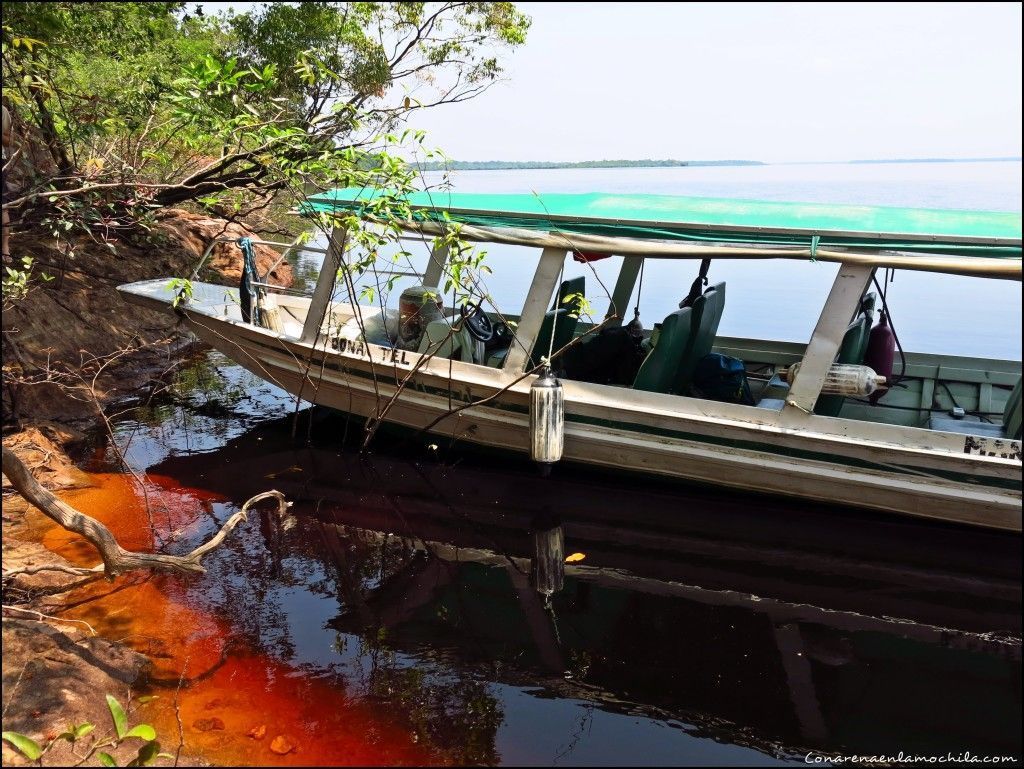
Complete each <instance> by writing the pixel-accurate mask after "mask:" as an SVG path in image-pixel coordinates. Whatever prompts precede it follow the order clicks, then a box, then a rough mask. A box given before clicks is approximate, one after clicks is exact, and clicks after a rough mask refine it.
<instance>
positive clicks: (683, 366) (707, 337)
mask: <svg viewBox="0 0 1024 769" xmlns="http://www.w3.org/2000/svg"><path fill="white" fill-rule="evenodd" d="M724 310H725V283H724V282H723V283H716V284H715V285H713V286H711V288H709V289H708V290H707V291H705V292H704V293H703V294H701V295H700V296H698V297H697V298H696V299H695V300H694V302H693V324H692V325H693V331H692V334H693V340H692V341H691V343H690V346H689V347H688V348H687V350H686V354H685V355H684V356H683V358H682V360H680V362H679V368H678V369H677V370H676V376H675V382H674V384H673V388H672V391H673V392H675V393H679V394H680V395H690V388H691V385H692V383H693V372H694V371H695V370H696V368H697V361H699V360H700V359H701V358H703V357H704V356H705V355H707V354H708V353H710V352H711V348H712V347H713V346H714V344H715V335H716V334H718V324H719V323H720V322H721V320H722V312H723V311H724Z"/></svg>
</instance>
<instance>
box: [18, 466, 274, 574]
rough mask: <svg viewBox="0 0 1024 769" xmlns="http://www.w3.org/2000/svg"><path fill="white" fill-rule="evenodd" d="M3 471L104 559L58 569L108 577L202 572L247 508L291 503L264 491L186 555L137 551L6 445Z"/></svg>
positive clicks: (38, 505) (19, 489)
mask: <svg viewBox="0 0 1024 769" xmlns="http://www.w3.org/2000/svg"><path fill="white" fill-rule="evenodd" d="M3 473H4V475H6V476H7V478H8V479H9V480H10V482H11V485H12V486H14V488H15V489H16V490H17V491H18V493H20V494H21V495H22V496H23V497H24V498H25V499H27V500H28V501H29V502H30V503H31V504H33V505H35V506H36V507H38V508H39V509H40V510H42V511H43V513H45V514H46V515H47V516H48V517H49V518H52V519H53V520H54V521H56V522H57V523H59V524H60V525H61V526H63V527H64V528H65V529H67V530H68V531H73V532H74V533H75V534H80V535H81V536H83V537H85V538H86V539H87V540H89V542H91V543H92V544H93V546H94V547H95V548H96V549H97V550H99V551H100V557H101V558H102V559H103V563H101V564H99V565H97V566H94V567H93V568H91V569H88V568H77V567H69V568H62V569H61V571H67V572H69V573H72V574H78V575H81V576H86V575H89V574H96V573H99V572H103V573H104V574H105V575H106V576H107V577H116V576H117V575H118V574H124V573H125V572H127V571H134V570H136V569H154V570H157V571H173V572H178V573H182V574H189V573H193V572H204V571H206V569H205V568H204V567H203V565H202V563H200V559H202V557H203V556H204V555H206V554H207V553H209V552H210V551H211V550H213V549H214V548H216V547H217V546H218V545H220V544H221V543H222V542H223V541H224V539H225V538H226V537H227V535H228V534H230V533H231V531H232V530H233V529H234V528H235V527H236V526H237V525H238V524H239V523H241V522H242V521H244V520H245V519H246V517H247V514H248V512H249V508H251V507H252V506H253V505H255V504H258V503H259V502H262V501H263V500H265V499H276V500H277V512H278V515H281V516H283V515H285V513H287V511H288V507H289V505H290V503H289V502H286V501H285V498H284V494H282V493H281V492H280V491H265V492H263V493H262V494H257V495H256V496H254V497H252V498H251V499H249V500H248V501H247V502H246V503H245V504H244V505H242V509H241V510H239V511H238V512H237V513H235V514H234V515H232V516H231V517H230V518H228V519H227V520H226V521H225V522H224V524H223V525H222V526H221V527H220V530H219V531H218V532H217V533H216V534H214V535H213V537H211V538H210V540H209V541H208V542H206V543H205V544H202V545H200V546H199V547H197V548H196V549H195V550H193V551H192V552H191V553H188V554H187V555H165V554H163V553H136V552H133V551H131V550H125V549H124V548H123V547H121V546H120V545H119V544H118V542H117V539H115V537H114V535H113V534H112V533H111V532H110V529H108V528H107V527H106V526H104V525H103V524H102V523H100V522H99V521H97V520H96V519H95V518H90V517H89V516H88V515H85V514H84V513H80V512H79V511H78V510H75V508H73V507H71V506H70V505H68V504H66V503H64V502H61V501H60V500H59V499H57V497H56V496H54V495H53V494H52V493H50V492H49V491H47V490H46V489H44V488H43V487H42V486H40V485H39V482H38V481H37V480H36V479H35V478H34V477H32V473H31V472H29V470H28V468H27V467H25V465H24V464H23V463H22V461H21V460H20V459H18V457H17V456H16V455H15V454H14V452H13V451H11V450H10V449H9V448H7V447H6V446H4V447H3ZM17 571H20V570H17ZM15 573H16V572H7V573H5V574H4V576H5V577H9V576H14V574H15Z"/></svg>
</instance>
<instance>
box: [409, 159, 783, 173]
mask: <svg viewBox="0 0 1024 769" xmlns="http://www.w3.org/2000/svg"><path fill="white" fill-rule="evenodd" d="M761 165H764V163H762V162H761V161H760V160H581V161H579V162H576V163H560V162H552V161H545V160H518V161H517V160H449V161H447V162H433V163H424V164H423V166H422V168H423V170H424V171H444V170H446V169H449V170H452V171H507V170H510V169H517V168H676V167H679V166H761Z"/></svg>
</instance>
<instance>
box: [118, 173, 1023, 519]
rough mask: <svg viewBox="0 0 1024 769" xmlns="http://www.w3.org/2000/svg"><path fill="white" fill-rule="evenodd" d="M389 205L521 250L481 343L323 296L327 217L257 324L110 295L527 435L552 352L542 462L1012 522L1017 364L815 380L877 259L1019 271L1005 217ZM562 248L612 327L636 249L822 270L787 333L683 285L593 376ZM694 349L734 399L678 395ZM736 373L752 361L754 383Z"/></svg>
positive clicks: (424, 408)
mask: <svg viewBox="0 0 1024 769" xmlns="http://www.w3.org/2000/svg"><path fill="white" fill-rule="evenodd" d="M366 198H367V194H366V193H365V192H360V191H358V190H338V191H334V192H331V193H327V194H325V195H322V196H317V197H314V198H311V199H310V207H311V208H312V209H316V210H321V211H322V210H333V209H343V210H347V211H353V210H355V211H359V210H360V208H361V206H363V204H364V203H365V200H366ZM410 202H411V203H412V206H413V212H414V216H413V218H412V219H411V220H409V221H408V222H407V228H408V229H409V230H410V231H414V232H419V233H426V234H428V235H429V234H436V233H439V232H440V231H441V230H442V228H443V227H445V226H450V225H447V224H445V223H443V222H441V221H440V219H441V217H442V216H444V217H445V218H446V220H447V221H449V222H456V223H458V224H460V225H461V237H462V238H463V239H467V240H472V241H479V242H485V243H486V242H493V243H502V244H512V245H520V246H524V247H528V248H529V247H532V248H540V249H542V254H541V256H540V260H539V262H538V266H537V270H536V273H535V274H534V277H533V281H532V283H531V285H530V288H529V291H528V292H527V295H526V297H525V301H524V304H523V307H522V310H521V312H520V313H518V314H511V313H507V312H504V310H507V309H509V308H500V309H501V310H502V312H501V313H498V312H497V311H496V310H497V308H487V309H488V313H487V319H488V320H489V321H490V323H491V325H495V324H499V323H500V322H508V326H505V328H506V329H509V330H510V333H509V334H508V338H507V339H506V342H505V344H504V345H503V346H501V347H503V349H502V348H499V349H496V350H495V349H487V348H486V347H485V346H484V345H482V344H477V345H473V344H471V343H468V342H467V339H468V338H467V337H466V336H465V335H466V333H467V332H468V331H469V328H467V326H468V325H469V324H467V323H464V322H462V321H460V320H459V316H458V314H456V313H452V312H451V311H449V313H448V316H447V319H439V320H435V321H434V323H433V324H431V326H428V328H427V332H426V333H425V334H422V335H421V337H420V338H419V344H418V346H415V347H414V349H402V346H403V343H402V341H401V340H399V339H398V338H397V337H396V335H395V333H394V329H393V328H392V329H390V330H389V326H388V324H386V323H380V322H377V323H374V322H373V319H374V318H376V319H377V320H378V321H380V320H383V318H384V317H385V316H383V315H381V310H380V308H377V307H373V306H370V303H364V304H360V303H358V301H356V300H354V299H352V296H351V293H349V294H348V296H347V297H346V298H348V299H349V301H338V299H339V298H340V297H339V296H336V294H338V291H336V288H339V287H340V291H341V296H345V293H344V286H342V285H341V284H342V283H343V281H336V276H337V275H338V269H339V268H340V267H341V266H342V265H343V264H345V263H346V259H347V257H346V249H345V244H346V238H345V233H344V232H343V231H341V230H338V229H336V230H335V231H334V232H333V233H332V235H331V239H330V246H329V247H328V248H327V249H326V256H325V263H324V264H325V267H327V269H323V270H321V273H320V279H319V281H318V283H317V286H316V289H315V290H314V292H313V295H312V297H294V296H285V295H283V294H279V295H277V296H275V297H274V303H275V304H276V313H274V314H273V315H276V317H273V316H268V315H267V314H265V313H261V312H257V313H255V315H256V316H257V317H258V318H264V319H266V318H268V317H273V321H272V322H267V321H266V320H264V321H262V323H263V325H269V326H272V327H273V329H274V330H271V329H270V328H265V327H263V325H261V323H253V322H248V321H245V320H243V316H242V310H241V306H240V301H239V293H238V290H236V289H226V288H224V287H222V286H216V285H212V284H205V283H195V284H193V291H192V296H191V298H190V299H189V300H188V301H187V302H184V303H182V304H179V306H178V307H177V308H176V310H175V309H172V304H173V302H174V299H175V296H176V291H175V290H174V289H172V288H171V286H170V283H169V281H168V279H166V278H165V279H158V280H152V281H144V282H139V283H132V284H127V285H124V286H121V287H119V290H120V291H121V292H122V294H123V295H124V297H125V298H126V299H128V300H129V301H132V302H134V303H137V304H140V305H143V306H149V307H158V308H162V309H165V310H168V311H177V312H178V313H179V314H180V315H181V316H182V317H183V319H184V322H185V323H186V325H187V326H188V327H189V328H190V330H192V331H193V332H194V333H195V334H196V335H197V336H199V337H200V338H201V339H202V340H203V341H205V342H207V343H209V344H210V345H212V346H213V347H215V348H217V349H218V350H220V351H221V352H223V353H224V354H225V355H227V356H228V357H230V358H232V359H233V360H235V361H237V362H238V363H239V364H241V365H242V366H244V367H246V368H247V369H249V370H251V371H253V372H254V373H256V374H257V375H259V376H261V377H263V378H265V379H267V380H268V381H270V382H273V383H275V384H277V385H279V386H280V387H282V388H284V389H285V390H287V391H288V392H290V393H293V394H296V395H298V396H300V397H301V398H303V399H305V400H307V401H311V402H314V403H317V404H319V405H323V406H328V407H331V408H334V409H339V410H341V411H346V412H350V413H353V414H357V415H361V416H366V417H377V416H382V418H383V420H384V421H386V422H388V423H392V424H395V425H399V426H403V427H406V428H413V429H425V430H426V431H428V432H430V433H434V434H436V435H440V436H446V437H454V438H457V439H459V440H461V441H466V442H470V443H474V444H479V445H483V446H489V447H495V448H499V449H506V450H513V451H517V452H527V451H528V450H529V449H530V445H531V432H530V413H529V412H530V405H529V404H530V390H531V386H532V385H533V384H534V383H535V382H536V380H537V378H538V376H537V375H538V373H539V364H541V363H542V362H543V361H542V358H546V357H547V356H548V355H549V354H551V353H552V352H554V353H558V351H559V350H561V353H558V354H555V355H552V358H551V364H552V366H553V367H554V368H555V369H556V371H557V372H558V373H559V379H560V382H561V385H562V388H563V392H564V416H565V422H564V451H563V454H562V461H567V462H576V463H581V464H585V465H590V466H593V467H595V468H605V469H614V470H616V471H626V472H629V473H641V474H651V475H657V476H667V477H673V478H678V479H684V480H687V481H693V482H699V483H707V484H717V485H722V486H728V487H734V488H738V489H744V490H748V491H752V492H761V493H766V494H773V495H782V496H791V497H799V498H803V499H811V500H820V501H822V502H826V503H833V504H840V505H848V506H855V507H861V508H869V509H875V510H883V511H889V512H893V513H900V514H905V515H912V516H919V517H922V518H930V519H938V520H942V521H948V522H957V523H963V524H972V525H977V526H984V527H990V528H996V529H1005V530H1010V531H1016V532H1019V531H1020V530H1021V362H1020V361H1014V360H984V359H976V358H965V357H955V356H946V355H943V356H939V355H931V354H915V353H912V352H907V353H906V354H905V361H904V365H903V366H902V371H901V372H900V374H901V375H902V376H901V381H900V383H899V384H900V387H892V388H890V389H888V390H887V391H886V392H885V394H884V395H882V397H881V398H880V399H878V400H877V403H871V401H870V399H867V398H863V397H849V396H847V397H844V396H842V395H829V394H828V393H829V392H830V391H829V390H828V388H829V387H834V386H835V381H834V380H835V374H836V371H837V369H836V368H835V366H834V364H835V363H836V362H837V360H838V362H839V363H840V364H847V365H850V366H854V367H860V369H859V370H860V371H861V372H863V363H864V358H865V350H866V347H867V344H868V339H869V331H870V330H871V329H872V325H873V324H874V323H875V319H876V313H877V312H878V311H879V310H880V309H881V308H879V307H877V306H876V305H877V299H878V297H877V296H875V293H877V292H873V291H872V281H873V276H874V274H875V272H876V271H877V270H879V269H887V268H893V269H913V270H926V271H931V272H938V273H947V274H958V275H975V276H982V277H985V278H988V279H991V280H999V279H1009V280H1016V281H1020V280H1021V217H1020V214H1001V213H984V212H961V211H936V210H910V209H883V208H870V207H863V206H858V207H837V206H822V205H806V204H779V203H755V202H749V201H715V200H706V199H689V198H669V197H661V196H647V195H635V196H608V195H605V196H598V195H591V196H557V195H556V196H545V197H544V199H543V200H538V199H537V198H535V197H532V196H525V195H524V196H509V195H502V196H488V195H462V196H459V195H445V196H444V202H445V204H444V205H443V206H441V205H437V204H436V202H435V201H433V200H432V199H431V198H430V196H428V195H426V194H423V195H422V196H412V199H411V201H410ZM573 252H577V253H583V254H590V255H594V254H601V255H607V254H614V255H621V256H623V257H624V258H623V262H622V268H621V271H620V274H619V277H618V280H617V282H616V285H615V288H614V291H613V292H612V297H611V301H610V303H609V310H608V317H607V318H606V321H605V323H604V324H602V328H603V329H607V328H609V327H614V326H618V325H620V324H621V320H622V319H621V317H619V316H621V315H622V314H623V313H622V311H621V309H619V308H625V307H626V305H627V303H628V301H629V298H630V296H631V295H632V293H633V289H634V287H635V284H636V280H637V276H638V275H639V273H640V268H641V265H642V263H643V262H644V260H647V259H674V260H678V261H677V264H678V266H679V270H680V276H681V279H680V283H681V284H683V283H684V281H685V282H687V283H688V282H689V280H690V279H691V278H692V276H693V274H694V273H695V272H696V267H695V261H694V260H698V261H701V260H706V259H709V258H715V257H721V258H730V259H736V258H741V259H766V258H771V259H779V258H786V259H796V260H803V261H807V260H809V259H817V260H824V261H833V262H838V263H839V264H840V268H839V270H838V273H837V277H836V279H835V282H834V284H833V286H832V289H831V291H830V293H829V295H828V298H827V300H826V302H825V305H824V307H823V309H822V312H821V316H820V318H819V320H818V322H817V325H816V326H815V329H814V331H813V333H812V335H811V338H810V339H809V341H808V342H807V344H795V343H782V342H774V341H766V340H752V339H736V338H724V337H719V336H717V326H718V320H719V319H720V317H721V311H722V307H723V305H724V301H725V285H724V284H717V285H712V286H710V287H708V288H707V290H704V288H703V286H700V285H698V284H695V288H696V289H697V290H696V291H695V292H694V295H692V296H691V297H690V299H691V300H692V301H691V303H690V305H689V306H687V307H684V308H681V309H680V310H678V311H676V312H673V313H672V314H671V315H670V316H669V317H667V318H666V319H665V321H664V322H663V323H662V324H659V326H660V329H659V332H660V333H659V335H657V340H656V343H655V344H653V347H652V349H650V350H649V352H648V353H647V354H646V357H643V359H642V361H641V362H639V369H638V370H637V371H636V375H635V377H633V378H632V380H631V381H618V382H617V383H611V384H609V383H608V382H609V381H614V380H615V378H616V376H618V377H620V379H621V372H615V373H612V372H609V371H603V372H602V371H597V372H596V374H595V371H594V369H595V367H594V366H593V365H590V364H591V363H592V362H593V360H595V357H594V356H596V355H597V351H598V350H599V349H602V348H601V345H602V344H604V342H605V341H607V339H608V338H611V335H610V334H609V332H607V331H604V332H602V333H593V330H594V328H595V325H596V324H587V323H583V322H579V321H577V320H576V319H574V318H571V317H570V316H571V313H569V312H567V310H566V309H565V308H564V307H562V306H561V302H562V300H563V299H565V297H566V295H567V294H570V293H572V292H573V291H574V290H575V287H574V286H572V285H565V284H562V285H559V280H560V275H561V274H562V269H563V265H564V263H565V260H566V259H567V258H569V256H570V255H572V254H573ZM447 259H448V255H447V252H446V250H445V249H443V248H435V250H434V252H433V253H432V255H431V259H430V262H429V265H428V267H427V270H426V272H425V273H424V274H423V276H422V283H423V286H425V287H427V288H428V289H432V288H433V289H436V288H437V287H438V286H439V285H443V279H444V275H445V269H446V262H447ZM344 282H345V283H348V282H347V281H344ZM336 283H337V284H338V286H337V287H336ZM348 285H349V286H350V285H351V284H350V283H348ZM883 298H884V297H883ZM553 300H554V306H553V307H552V308H551V309H549V306H551V305H552V301H553ZM492 309H495V311H491V310H492ZM988 314H989V315H990V316H994V315H995V314H997V313H995V308H989V313H988ZM404 317H405V316H403V318H404ZM484 325H486V324H484ZM354 327H356V328H354ZM438 328H440V329H442V330H447V333H446V334H441V335H439V334H438V333H437V329H438ZM353 331H354V332H355V333H353ZM485 331H486V329H485ZM362 332H365V333H362ZM620 336H621V335H620ZM644 336H645V337H650V336H651V331H649V330H648V331H645V332H644ZM573 339H576V340H577V341H575V342H572V340H573ZM602 340H604V341H602ZM565 343H569V346H568V347H566V344H565ZM492 344H493V341H492ZM643 344H644V346H645V349H646V347H649V346H651V345H650V339H649V338H648V339H646V340H645V342H644V343H643ZM405 346H406V347H407V346H408V345H405ZM708 353H714V354H720V355H725V356H729V357H730V358H733V359H738V360H740V361H742V362H743V364H744V367H745V369H746V371H748V372H750V374H751V385H752V387H751V395H752V398H753V403H754V405H748V403H744V402H729V401H723V400H715V399H712V398H710V397H706V396H701V397H698V393H699V392H700V390H699V389H695V385H694V372H695V367H696V366H697V364H698V362H699V361H700V360H702V359H704V357H705V356H706V355H707V354H708ZM796 363H799V364H800V366H799V368H798V369H794V364H796ZM598 368H599V367H598ZM783 371H786V372H787V373H788V374H789V380H791V381H784V380H783V377H781V376H779V373H780V372H783ZM580 372H585V373H580ZM755 372H762V373H763V374H764V376H763V377H761V380H760V381H758V380H756V379H755V378H754V376H753V375H754V374H755ZM870 373H871V372H869V374H870ZM869 378H870V376H869ZM583 380H589V381H583ZM823 388H824V389H823ZM833 392H835V391H834V390H833ZM823 393H825V394H823ZM827 514H828V512H827V510H825V509H823V511H822V515H827ZM623 515H624V516H627V517H628V511H623Z"/></svg>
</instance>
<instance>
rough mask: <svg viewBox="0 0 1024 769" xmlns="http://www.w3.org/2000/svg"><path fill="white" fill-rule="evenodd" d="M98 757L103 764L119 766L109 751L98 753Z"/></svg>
mask: <svg viewBox="0 0 1024 769" xmlns="http://www.w3.org/2000/svg"><path fill="white" fill-rule="evenodd" d="M96 758H98V759H99V760H100V764H102V765H103V766H117V761H115V760H114V757H113V756H112V755H110V754H109V753H97V754H96Z"/></svg>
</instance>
